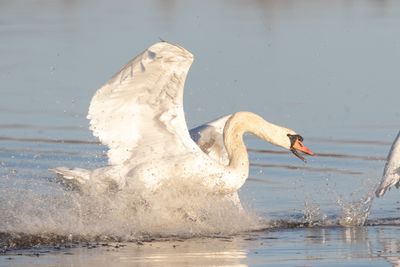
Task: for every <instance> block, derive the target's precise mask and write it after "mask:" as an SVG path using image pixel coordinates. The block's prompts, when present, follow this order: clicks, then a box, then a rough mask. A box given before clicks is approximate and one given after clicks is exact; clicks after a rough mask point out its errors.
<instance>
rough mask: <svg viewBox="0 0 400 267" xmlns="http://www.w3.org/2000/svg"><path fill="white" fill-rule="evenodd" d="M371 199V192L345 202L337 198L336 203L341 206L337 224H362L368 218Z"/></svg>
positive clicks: (372, 198) (372, 197) (347, 225)
mask: <svg viewBox="0 0 400 267" xmlns="http://www.w3.org/2000/svg"><path fill="white" fill-rule="evenodd" d="M373 200H374V196H373V193H370V194H368V195H366V196H364V197H362V198H361V199H359V200H358V201H352V202H345V201H344V200H343V199H340V198H339V199H338V201H337V203H338V204H339V206H340V207H341V208H342V212H341V216H340V218H339V224H340V225H342V226H346V227H349V226H350V227H351V226H362V225H364V224H365V222H366V221H367V219H368V215H369V212H370V209H371V206H372V201H373Z"/></svg>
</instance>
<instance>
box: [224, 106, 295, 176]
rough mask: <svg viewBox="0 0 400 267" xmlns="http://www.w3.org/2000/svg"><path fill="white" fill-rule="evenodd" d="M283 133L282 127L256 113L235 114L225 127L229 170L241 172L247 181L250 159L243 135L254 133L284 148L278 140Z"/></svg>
mask: <svg viewBox="0 0 400 267" xmlns="http://www.w3.org/2000/svg"><path fill="white" fill-rule="evenodd" d="M281 131H282V127H280V126H277V125H274V124H272V123H269V122H267V121H265V120H264V119H263V118H261V117H260V116H258V115H256V114H254V113H251V112H237V113H235V114H233V115H232V116H231V117H230V118H229V120H228V121H227V122H226V124H225V127H224V143H225V148H226V151H227V153H228V158H229V166H228V168H231V169H233V170H235V171H236V172H239V173H240V174H241V175H243V176H245V178H244V179H246V178H247V176H248V173H249V157H248V154H247V149H246V146H245V144H244V141H243V134H245V133H252V134H254V135H256V136H258V137H260V138H261V139H264V140H265V141H267V142H269V143H272V144H275V145H279V146H282V144H281V142H280V140H277V136H279V133H280V132H281ZM286 138H287V137H286ZM287 139H288V138H287ZM288 140H289V139H288ZM288 140H287V141H288Z"/></svg>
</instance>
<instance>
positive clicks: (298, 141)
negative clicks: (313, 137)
mask: <svg viewBox="0 0 400 267" xmlns="http://www.w3.org/2000/svg"><path fill="white" fill-rule="evenodd" d="M302 141H303V138H302V137H300V136H299V138H295V139H294V140H293V142H292V146H291V148H290V151H292V153H293V154H294V155H295V156H296V157H298V158H299V159H301V160H302V161H304V162H306V159H305V158H304V157H303V156H302V155H301V154H300V153H299V151H301V152H303V153H304V154H307V155H310V156H313V155H314V152H312V151H311V150H310V149H309V148H308V147H306V146H305V145H303V142H302Z"/></svg>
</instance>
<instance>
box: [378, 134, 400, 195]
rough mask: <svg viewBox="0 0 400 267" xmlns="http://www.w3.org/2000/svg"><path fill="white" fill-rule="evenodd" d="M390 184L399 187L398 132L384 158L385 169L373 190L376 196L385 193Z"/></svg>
mask: <svg viewBox="0 0 400 267" xmlns="http://www.w3.org/2000/svg"><path fill="white" fill-rule="evenodd" d="M392 186H396V187H397V188H399V187H400V132H399V134H398V135H397V137H396V139H395V140H394V142H393V144H392V147H391V148H390V152H389V155H388V157H387V160H386V165H385V169H384V170H383V176H382V180H381V183H380V185H379V187H378V189H376V191H375V195H376V196H377V197H381V196H383V195H384V194H385V192H386V190H388V189H390V188H391V187H392Z"/></svg>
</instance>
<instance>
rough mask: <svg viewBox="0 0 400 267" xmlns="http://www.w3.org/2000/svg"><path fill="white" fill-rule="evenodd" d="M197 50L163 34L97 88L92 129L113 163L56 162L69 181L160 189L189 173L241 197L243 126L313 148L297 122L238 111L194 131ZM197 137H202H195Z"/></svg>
mask: <svg viewBox="0 0 400 267" xmlns="http://www.w3.org/2000/svg"><path fill="white" fill-rule="evenodd" d="M192 62H193V55H192V54H191V53H189V52H188V51H187V50H185V49H184V48H182V47H180V46H177V45H173V44H169V43H166V42H160V43H156V44H154V45H152V46H151V47H149V48H148V49H146V50H145V51H144V52H142V53H141V54H139V55H138V56H137V57H136V58H134V59H133V60H131V61H130V62H129V63H128V64H126V65H125V66H124V67H123V68H122V69H121V70H120V71H119V72H118V73H117V74H116V75H114V76H113V77H112V78H111V80H110V81H109V82H107V83H106V84H105V85H104V86H103V87H102V88H100V89H99V90H98V91H97V92H96V94H95V95H94V97H93V99H92V101H91V103H90V107H89V114H88V118H89V119H90V129H91V130H92V131H93V134H94V135H95V136H97V137H98V138H99V139H100V141H101V142H102V143H103V144H105V145H107V146H108V147H109V150H108V153H107V155H108V163H109V165H108V166H105V167H103V168H99V169H95V170H93V171H88V170H83V169H70V168H66V167H60V168H56V169H54V170H53V171H55V172H56V173H58V174H60V175H61V176H62V177H63V178H64V179H65V181H67V182H70V183H73V184H75V185H77V186H79V187H82V188H83V187H84V186H85V185H86V184H90V187H91V188H95V190H96V191H98V192H106V191H107V190H108V188H110V185H113V186H112V188H115V185H116V188H123V187H125V186H131V185H133V184H135V185H137V184H138V183H141V184H143V185H144V188H147V189H149V190H150V191H156V190H157V189H158V188H159V186H160V185H162V183H163V181H165V180H168V179H177V178H179V179H182V180H183V181H193V182H194V183H195V184H197V185H199V186H205V187H206V188H207V189H208V190H210V192H214V193H220V194H227V195H229V196H230V197H232V199H234V201H238V196H237V190H238V189H239V188H240V187H241V186H242V185H243V183H244V182H245V181H246V179H247V177H248V172H249V162H248V155H247V151H246V148H245V145H244V143H243V134H244V133H245V132H251V133H253V134H255V135H257V136H259V137H260V138H262V139H264V140H266V141H268V142H270V143H272V144H275V145H278V146H281V147H284V148H286V149H290V150H291V151H292V152H294V153H295V155H297V156H298V157H300V158H302V157H301V156H300V155H299V154H298V151H302V152H304V153H307V154H312V152H311V151H310V150H309V149H308V148H306V147H305V146H303V144H302V143H301V141H302V140H303V139H302V137H301V136H299V135H297V134H296V133H295V132H294V131H293V130H290V129H287V128H285V127H280V126H277V125H275V124H272V123H269V122H267V121H265V120H263V119H262V118H261V117H259V116H258V115H256V114H253V113H250V112H238V113H235V114H232V115H228V116H225V117H222V118H220V119H217V120H216V121H214V122H210V123H208V124H205V125H202V126H199V127H197V128H195V129H192V130H191V131H190V134H189V131H188V129H187V126H186V121H185V116H184V112H183V89H184V84H185V79H186V75H187V72H188V70H189V68H190V65H191V64H192ZM193 140H194V141H193Z"/></svg>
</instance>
